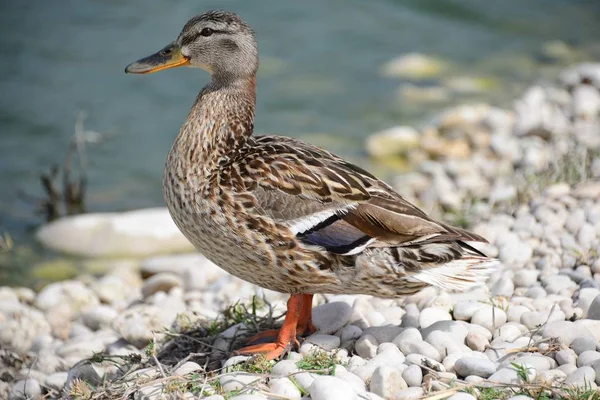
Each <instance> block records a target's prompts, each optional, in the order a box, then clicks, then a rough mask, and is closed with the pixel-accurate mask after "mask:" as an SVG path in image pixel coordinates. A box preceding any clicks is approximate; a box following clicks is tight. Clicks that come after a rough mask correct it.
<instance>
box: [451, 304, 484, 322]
mask: <svg viewBox="0 0 600 400" xmlns="http://www.w3.org/2000/svg"><path fill="white" fill-rule="evenodd" d="M484 306H485V304H483V303H479V302H476V301H465V300H459V301H457V302H456V305H455V306H454V311H453V312H452V315H453V316H454V319H456V320H457V321H470V320H471V318H472V317H473V314H475V311H477V310H479V309H480V308H482V307H484Z"/></svg>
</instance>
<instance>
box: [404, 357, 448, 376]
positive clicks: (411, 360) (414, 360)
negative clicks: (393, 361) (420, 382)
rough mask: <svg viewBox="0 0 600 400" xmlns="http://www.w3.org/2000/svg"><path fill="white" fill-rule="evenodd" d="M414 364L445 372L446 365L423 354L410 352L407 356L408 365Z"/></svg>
mask: <svg viewBox="0 0 600 400" xmlns="http://www.w3.org/2000/svg"><path fill="white" fill-rule="evenodd" d="M413 364H414V365H418V366H420V367H423V368H430V369H433V370H434V371H438V372H445V367H444V365H443V364H441V363H439V362H437V361H435V360H434V359H432V358H429V357H425V356H423V355H421V354H409V355H407V356H406V365H413Z"/></svg>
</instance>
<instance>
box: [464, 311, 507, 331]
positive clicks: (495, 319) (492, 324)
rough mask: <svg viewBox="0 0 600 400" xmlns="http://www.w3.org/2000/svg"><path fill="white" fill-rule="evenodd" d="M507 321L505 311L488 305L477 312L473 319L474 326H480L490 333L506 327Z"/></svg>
mask: <svg viewBox="0 0 600 400" xmlns="http://www.w3.org/2000/svg"><path fill="white" fill-rule="evenodd" d="M506 321H507V317H506V312H504V310H502V309H501V308H498V307H492V306H488V305H486V306H485V307H482V308H480V309H479V310H477V311H475V313H474V314H473V317H472V318H471V323H472V324H475V325H480V326H482V327H484V328H486V329H487V330H489V331H490V332H493V331H494V330H495V329H496V328H497V327H499V326H502V325H504V324H505V323H506Z"/></svg>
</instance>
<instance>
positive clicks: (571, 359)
mask: <svg viewBox="0 0 600 400" xmlns="http://www.w3.org/2000/svg"><path fill="white" fill-rule="evenodd" d="M554 359H555V360H556V362H557V363H558V365H565V364H573V365H575V364H576V363H577V354H575V352H574V351H573V350H571V349H563V350H559V351H557V352H556V354H555V355H554Z"/></svg>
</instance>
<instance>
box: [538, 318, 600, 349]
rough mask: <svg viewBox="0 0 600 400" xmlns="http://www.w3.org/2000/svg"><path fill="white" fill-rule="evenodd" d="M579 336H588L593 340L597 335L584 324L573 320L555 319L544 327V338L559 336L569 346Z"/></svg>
mask: <svg viewBox="0 0 600 400" xmlns="http://www.w3.org/2000/svg"><path fill="white" fill-rule="evenodd" d="M577 337H586V338H589V339H591V340H594V339H595V336H594V335H593V334H592V333H591V332H590V330H589V329H587V328H586V327H584V326H576V324H575V323H573V322H571V321H555V322H549V323H548V324H546V325H544V327H543V329H542V338H544V339H549V338H558V339H559V340H560V342H561V343H562V344H564V345H565V346H569V345H570V344H571V343H572V342H573V340H575V338H577Z"/></svg>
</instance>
